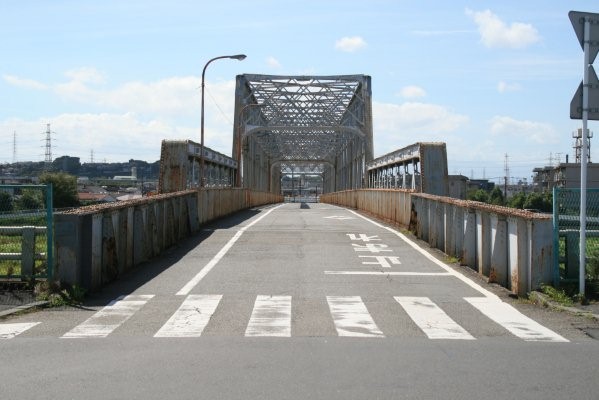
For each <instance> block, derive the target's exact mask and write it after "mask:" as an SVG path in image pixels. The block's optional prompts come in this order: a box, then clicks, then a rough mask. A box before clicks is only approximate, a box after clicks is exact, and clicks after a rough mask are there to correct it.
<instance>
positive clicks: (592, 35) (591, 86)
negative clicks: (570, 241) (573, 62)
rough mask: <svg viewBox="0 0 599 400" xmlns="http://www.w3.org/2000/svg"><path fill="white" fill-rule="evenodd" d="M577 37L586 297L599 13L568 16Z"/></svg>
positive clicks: (598, 100)
mask: <svg viewBox="0 0 599 400" xmlns="http://www.w3.org/2000/svg"><path fill="white" fill-rule="evenodd" d="M568 16H569V17H570V21H571V22H572V26H573V27H574V32H575V33H576V37H577V38H578V41H579V43H580V45H581V47H582V49H583V51H584V64H583V78H582V83H581V84H580V86H579V87H578V90H577V91H576V93H575V94H574V98H573V99H572V102H571V103H570V118H571V119H582V149H581V150H582V151H581V160H580V270H579V293H580V294H581V295H583V296H584V293H585V276H586V221H587V162H588V155H587V151H588V147H587V142H588V127H587V125H588V120H589V119H594V120H597V119H599V90H598V89H599V80H597V74H595V70H594V69H593V66H592V64H593V61H594V60H595V57H596V56H597V52H598V51H599V14H592V13H586V12H579V11H570V12H569V13H568Z"/></svg>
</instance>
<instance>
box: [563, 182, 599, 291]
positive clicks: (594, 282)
mask: <svg viewBox="0 0 599 400" xmlns="http://www.w3.org/2000/svg"><path fill="white" fill-rule="evenodd" d="M586 212H587V219H586V271H585V272H586V274H585V279H586V288H587V290H586V292H588V293H591V294H595V295H597V294H599V189H587V211H586ZM553 221H554V222H553V225H554V237H555V246H554V248H555V253H556V254H555V275H554V282H555V284H556V285H561V286H568V285H569V284H573V283H577V282H578V281H579V270H580V189H564V188H554V190H553ZM576 287H578V286H576Z"/></svg>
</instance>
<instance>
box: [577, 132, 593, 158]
mask: <svg viewBox="0 0 599 400" xmlns="http://www.w3.org/2000/svg"><path fill="white" fill-rule="evenodd" d="M592 137H593V132H591V131H589V130H588V129H587V138H588V139H589V140H587V161H588V162H591V138H592ZM572 138H573V139H574V146H573V147H574V157H575V158H576V164H580V162H581V159H582V128H578V129H577V130H575V131H574V132H572Z"/></svg>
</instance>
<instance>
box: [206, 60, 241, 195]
mask: <svg viewBox="0 0 599 400" xmlns="http://www.w3.org/2000/svg"><path fill="white" fill-rule="evenodd" d="M245 57H246V55H245V54H236V55H234V56H220V57H214V58H213V59H211V60H209V61H208V62H207V63H206V65H204V69H203V70H202V114H201V117H200V118H201V128H200V132H201V133H200V135H201V136H200V151H201V154H200V187H203V186H204V76H205V75H206V68H208V65H209V64H210V63H211V62H212V61H215V60H220V59H221V58H232V59H234V60H239V61H241V60H244V59H245Z"/></svg>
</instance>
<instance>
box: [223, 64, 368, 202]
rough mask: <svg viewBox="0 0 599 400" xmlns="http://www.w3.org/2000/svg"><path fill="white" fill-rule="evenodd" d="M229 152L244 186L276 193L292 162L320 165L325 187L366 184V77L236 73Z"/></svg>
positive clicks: (333, 189)
mask: <svg viewBox="0 0 599 400" xmlns="http://www.w3.org/2000/svg"><path fill="white" fill-rule="evenodd" d="M235 97H236V101H235V124H234V125H235V130H234V140H233V154H234V157H235V158H237V159H238V161H241V162H240V165H242V176H243V182H238V184H243V186H245V187H252V188H255V189H263V190H269V191H273V192H275V191H278V190H279V189H280V186H279V185H280V178H281V175H282V174H284V173H286V172H285V169H288V168H289V167H291V168H293V166H294V165H297V166H300V165H318V166H319V167H318V170H320V171H322V175H323V181H324V182H325V191H335V190H343V189H350V188H358V187H362V186H364V183H365V176H366V174H365V164H366V163H367V162H368V161H370V160H371V159H372V158H373V157H372V152H373V150H372V105H371V87H370V77H369V76H366V75H338V76H277V75H251V74H245V75H238V76H237V87H236V93H235Z"/></svg>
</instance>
